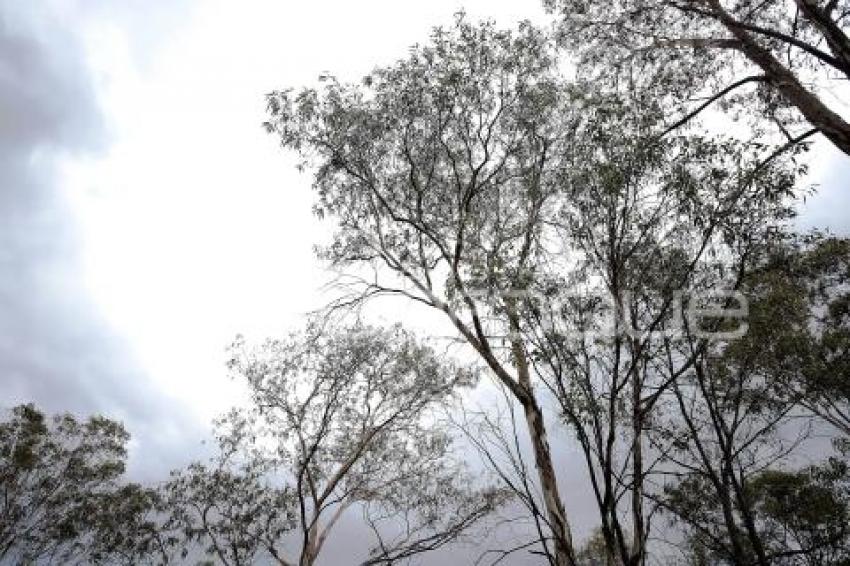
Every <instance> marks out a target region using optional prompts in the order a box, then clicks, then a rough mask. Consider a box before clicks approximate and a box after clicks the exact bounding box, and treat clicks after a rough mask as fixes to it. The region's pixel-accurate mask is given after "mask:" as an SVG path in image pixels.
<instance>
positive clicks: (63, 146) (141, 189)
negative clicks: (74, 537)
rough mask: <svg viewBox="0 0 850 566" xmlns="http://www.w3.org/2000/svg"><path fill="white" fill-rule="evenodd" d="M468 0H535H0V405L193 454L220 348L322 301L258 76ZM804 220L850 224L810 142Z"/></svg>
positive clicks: (149, 461)
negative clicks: (266, 122)
mask: <svg viewBox="0 0 850 566" xmlns="http://www.w3.org/2000/svg"><path fill="white" fill-rule="evenodd" d="M461 7H465V8H466V10H467V11H468V12H469V13H470V15H472V16H473V17H492V18H495V19H496V20H497V21H499V22H500V23H503V24H505V25H509V24H511V23H512V22H515V21H517V20H519V19H521V18H530V19H532V20H536V21H538V22H545V21H546V19H545V17H544V15H543V14H542V10H541V8H540V2H534V1H531V2H516V1H513V2H507V1H503V2H493V1H486V0H475V1H470V0H467V1H463V2H461V1H455V0H440V1H437V0H432V1H430V2H409V3H408V2H398V1H397V0H396V1H391V0H387V1H365V2H346V1H344V0H335V1H331V0H314V1H313V2H294V1H289V0H276V1H268V2H261V1H241V2H216V1H212V0H211V1H204V0H197V1H193V0H173V1H170V2H148V1H142V0H128V1H125V2H120V3H119V2H110V1H108V0H78V1H75V0H65V1H59V0H57V1H51V0H34V1H29V0H27V1H24V0H21V1H16V0H11V1H7V2H3V3H0V380H2V382H0V383H2V391H3V397H2V405H3V406H6V407H8V406H11V405H14V404H16V403H18V402H24V401H34V402H36V403H37V404H38V405H40V406H42V407H44V408H45V409H47V410H50V411H59V410H71V411H75V412H78V413H81V414H85V413H91V412H102V413H105V414H108V415H110V416H113V417H116V418H120V419H122V420H123V421H124V422H125V424H126V425H127V427H128V429H129V430H130V432H131V433H132V434H133V437H134V441H133V446H132V453H131V471H132V473H133V474H135V475H136V476H138V477H155V476H157V475H158V474H161V473H162V472H164V470H165V469H167V468H169V467H172V466H174V465H179V464H182V463H184V462H185V461H186V459H187V458H189V457H191V456H192V455H194V454H197V450H198V448H197V446H198V442H199V441H200V439H201V438H203V437H204V436H205V435H206V434H207V431H208V429H209V422H210V419H211V418H212V417H213V416H215V415H216V414H218V413H220V412H221V411H222V410H224V409H226V408H228V407H229V406H230V405H231V404H233V403H234V401H235V400H238V399H239V396H240V389H239V388H238V386H237V385H236V384H233V383H231V382H230V381H229V379H228V377H227V376H226V374H225V372H224V368H223V360H224V348H225V346H226V345H227V343H228V342H229V341H230V340H231V339H232V338H233V336H234V335H235V334H236V333H237V332H241V333H244V334H246V335H248V336H249V337H257V338H260V337H263V336H265V335H268V334H275V333H279V332H282V331H284V330H286V329H288V328H292V327H293V326H295V325H297V324H298V321H299V316H300V315H301V313H303V312H305V311H307V310H309V309H310V308H311V307H314V306H318V305H319V304H320V303H321V296H320V295H319V294H318V292H317V289H318V287H319V286H320V284H321V283H322V282H323V281H324V280H325V279H324V278H325V277H326V276H325V274H324V273H323V272H322V271H321V269H320V267H319V266H318V265H317V264H316V262H315V261H314V260H313V258H312V252H311V245H312V243H313V242H314V241H315V240H316V239H317V238H319V237H320V236H321V234H322V230H323V227H322V226H321V225H317V224H316V222H315V221H314V220H313V218H312V216H311V214H310V194H309V190H308V187H309V179H308V178H307V177H305V176H303V175H299V174H298V173H296V172H295V170H294V168H293V166H292V161H291V159H289V158H287V157H286V156H285V155H282V154H281V153H280V152H279V151H278V149H277V147H276V144H275V141H274V139H272V138H271V137H269V136H268V135H266V134H265V133H264V132H263V130H262V129H261V127H260V124H261V122H262V121H263V119H264V106H263V94H264V93H266V92H268V91H270V90H272V89H274V88H281V87H286V86H297V85H300V84H304V83H309V82H312V81H313V80H314V79H315V78H316V77H317V75H319V74H320V73H322V72H325V71H330V72H332V73H334V74H337V75H338V76H340V77H342V78H344V79H356V78H358V77H359V76H361V75H362V74H364V73H366V72H367V71H369V70H370V69H371V68H372V67H373V66H374V65H376V64H380V63H382V62H389V61H391V60H392V59H394V58H395V57H397V56H399V55H401V54H403V53H404V51H405V49H406V47H407V46H408V45H410V44H411V43H414V42H416V41H422V40H424V39H426V37H427V34H428V31H429V29H430V28H431V27H432V26H433V25H437V24H440V23H446V22H449V21H450V19H451V16H452V14H453V13H454V12H455V11H457V10H458V9H459V8H461ZM810 181H811V182H813V183H816V184H819V185H820V187H821V188H820V192H819V193H818V194H817V195H816V196H814V197H813V198H810V199H809V200H808V201H807V203H806V205H805V209H804V214H803V216H802V219H801V224H802V225H804V226H806V227H820V228H831V229H832V230H834V231H838V232H843V233H846V227H847V226H848V225H850V224H848V222H847V219H846V216H847V213H846V211H847V210H848V206H850V190H848V188H850V187H848V185H850V182H848V181H850V160H847V159H846V158H844V157H841V156H839V155H837V154H836V153H835V152H834V151H833V150H831V148H830V147H829V146H828V145H826V144H819V145H818V146H817V147H816V150H815V155H814V159H813V171H812V175H811V178H810Z"/></svg>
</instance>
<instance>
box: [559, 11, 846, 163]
mask: <svg viewBox="0 0 850 566" xmlns="http://www.w3.org/2000/svg"><path fill="white" fill-rule="evenodd" d="M544 5H545V6H546V7H547V8H548V9H549V10H550V11H551V12H554V13H556V14H557V15H558V17H559V26H560V37H561V39H562V40H563V42H564V44H565V45H568V46H569V47H570V48H572V49H574V50H576V52H577V53H578V54H579V60H580V66H581V67H582V68H583V69H586V70H588V71H590V72H592V73H597V74H599V75H602V76H605V77H607V78H609V79H611V80H613V81H616V82H619V81H621V80H624V81H626V82H630V81H641V82H643V81H645V82H646V84H651V86H650V88H652V89H653V90H654V92H655V93H656V95H657V96H658V97H659V98H663V99H664V100H665V101H666V103H667V105H668V108H669V110H670V113H671V116H670V117H669V121H668V124H667V127H666V128H665V129H664V131H669V130H670V129H673V128H676V127H679V126H681V125H682V124H684V123H685V122H687V121H689V120H690V119H692V118H693V117H694V116H696V115H697V114H699V113H700V112H702V111H703V110H705V109H707V108H709V107H711V105H712V104H713V103H714V102H717V101H721V104H723V105H725V106H726V107H727V108H728V107H729V106H739V107H743V108H745V109H748V110H751V111H755V112H758V113H760V114H761V115H762V116H763V117H766V118H767V119H768V120H769V122H770V123H773V124H774V125H775V126H776V128H777V130H778V132H781V133H782V134H783V135H784V136H786V137H787V138H788V139H789V140H799V139H805V138H807V137H809V136H811V135H813V134H814V133H816V132H820V133H822V134H823V135H824V136H825V137H826V138H827V139H829V140H830V142H832V143H833V144H834V145H835V147H837V148H838V149H839V150H841V151H843V152H844V153H845V154H848V155H850V122H848V119H847V116H846V113H845V114H842V110H841V108H840V106H839V105H838V104H830V103H828V102H827V98H826V97H825V96H824V94H825V93H826V92H828V91H829V90H830V89H831V88H832V86H833V85H832V84H830V82H831V81H837V82H836V83H835V84H837V85H838V86H839V88H841V81H846V80H847V79H848V78H850V38H848V22H849V21H850V19H848V18H850V4H848V3H847V2H845V1H843V0H824V1H819V0H793V1H792V0H767V1H750V0H743V1H738V2H723V1H721V0H681V1H680V0H649V1H647V0H626V1H622V2H615V3H610V2H597V1H594V0H544ZM683 101H685V104H683ZM694 101H697V103H695V104H694ZM688 103H692V104H693V105H692V106H688ZM801 118H802V120H803V121H806V122H808V124H809V125H810V126H811V128H812V129H810V130H808V131H805V132H803V133H795V132H794V125H795V124H796V123H797V122H799V121H800V119H801Z"/></svg>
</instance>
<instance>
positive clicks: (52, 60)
mask: <svg viewBox="0 0 850 566" xmlns="http://www.w3.org/2000/svg"><path fill="white" fill-rule="evenodd" d="M8 6H9V5H8V4H7V5H6V7H0V383H2V387H3V391H4V395H3V397H2V398H0V404H2V405H4V406H11V405H14V404H16V403H19V402H25V401H33V402H35V403H36V404H38V405H39V406H41V407H43V408H44V409H46V410H48V411H51V412H52V411H73V412H76V413H80V414H88V413H93V412H100V413H103V414H106V415H109V416H112V417H116V418H120V419H122V420H123V421H124V422H125V424H126V425H127V427H128V429H129V430H130V432H131V433H132V434H133V436H134V438H136V439H137V440H138V444H139V445H142V446H144V457H135V458H134V459H133V461H132V462H131V464H132V468H133V469H134V470H135V471H136V473H137V474H139V475H143V476H147V475H153V474H158V473H160V472H162V471H164V470H162V468H163V467H164V466H166V465H169V464H172V463H177V462H179V461H180V460H181V459H182V458H183V454H185V448H186V446H187V445H196V444H197V442H198V440H199V439H200V437H201V436H202V435H203V434H204V432H205V430H203V427H197V426H196V425H195V424H193V423H191V422H189V421H188V419H187V418H186V417H184V416H182V415H185V414H186V412H185V411H180V410H179V406H178V405H177V404H176V403H175V402H174V401H173V400H169V399H164V398H162V397H161V396H160V395H159V394H158V393H157V392H156V391H155V390H154V389H153V387H152V386H151V382H150V380H149V378H148V376H147V375H146V374H145V372H144V371H143V370H142V369H141V368H140V367H139V365H138V363H137V362H136V360H134V358H133V355H132V352H131V351H130V349H129V347H128V345H127V344H125V343H124V342H123V341H122V339H121V337H120V336H117V335H116V334H115V333H114V331H113V330H112V329H111V328H110V327H109V326H108V324H106V323H105V321H104V320H103V318H102V317H101V316H100V314H99V313H98V311H97V309H96V307H95V306H94V304H93V303H92V301H91V300H90V298H89V296H88V295H87V292H86V290H85V286H84V281H83V279H82V274H81V270H80V258H79V242H78V240H77V238H76V234H75V226H74V223H73V219H72V217H71V215H70V211H69V210H68V208H67V205H66V200H65V197H66V195H65V194H64V191H65V190H66V189H65V187H63V184H62V179H61V178H59V177H58V176H57V174H56V172H55V160H56V157H57V156H60V155H80V154H90V153H93V152H98V151H100V150H102V149H103V148H105V147H106V144H107V143H108V138H107V135H106V130H107V129H106V125H105V123H104V119H103V117H102V115H101V113H100V110H99V108H98V103H97V99H96V96H95V92H94V89H93V85H92V75H91V71H90V70H89V69H88V68H87V67H86V64H85V58H84V53H83V50H82V46H81V45H80V43H79V41H78V39H77V38H76V37H75V36H74V35H73V34H72V33H70V32H69V31H67V30H66V29H63V27H62V26H59V25H56V22H55V21H54V20H51V19H50V18H38V22H37V23H38V25H36V22H35V21H34V20H36V18H33V17H31V16H32V15H31V14H29V15H28V14H24V13H21V12H19V13H14V8H9V7H8ZM28 16H30V17H28ZM169 431H180V432H179V433H178V432H169Z"/></svg>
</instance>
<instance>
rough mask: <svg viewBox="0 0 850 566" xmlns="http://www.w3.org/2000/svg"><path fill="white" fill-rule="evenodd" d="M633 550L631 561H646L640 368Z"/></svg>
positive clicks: (635, 403)
mask: <svg viewBox="0 0 850 566" xmlns="http://www.w3.org/2000/svg"><path fill="white" fill-rule="evenodd" d="M632 475H633V477H632V484H633V485H632V529H633V531H634V532H633V536H632V552H631V559H630V563H631V564H632V565H633V566H640V565H641V564H643V562H644V556H645V552H644V541H645V540H646V536H645V530H646V525H645V522H644V516H643V494H644V492H643V477H644V470H643V414H642V412H641V379H640V377H639V373H638V370H637V369H635V370H634V371H633V375H632Z"/></svg>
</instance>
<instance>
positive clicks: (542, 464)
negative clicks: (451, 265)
mask: <svg viewBox="0 0 850 566" xmlns="http://www.w3.org/2000/svg"><path fill="white" fill-rule="evenodd" d="M509 311H512V308H509ZM508 317H509V321H510V328H511V332H512V334H511V336H512V337H511V353H512V355H513V359H514V364H515V365H516V370H517V378H518V379H517V381H518V382H519V385H520V387H521V388H522V389H524V390H525V391H526V392H527V396H526V397H525V398H524V399H520V402H521V404H522V407H523V410H524V412H525V421H526V424H527V425H528V434H529V436H530V437H531V446H532V449H533V450H534V464H535V467H536V469H537V474H538V477H539V479H540V489H541V491H542V492H543V503H544V505H545V507H546V514H547V520H548V521H549V526H550V529H551V530H552V537H553V539H554V543H555V544H554V546H555V553H554V554H555V563H556V565H557V566H573V565H574V564H575V563H576V562H575V551H574V548H573V541H572V534H571V529H570V525H569V522H568V521H567V514H566V511H565V510H564V503H563V501H562V499H561V495H560V492H559V490H558V480H557V478H556V477H555V468H554V465H553V464H552V451H551V449H550V447H549V440H548V437H547V434H546V423H545V421H544V418H543V411H542V410H541V408H540V405H539V404H538V403H537V400H536V398H535V396H534V391H533V388H532V384H531V373H530V370H529V367H528V359H527V357H526V353H525V348H523V344H522V341H521V339H520V337H519V334H518V332H519V319H518V316H517V315H516V313H515V312H509V315H508Z"/></svg>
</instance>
